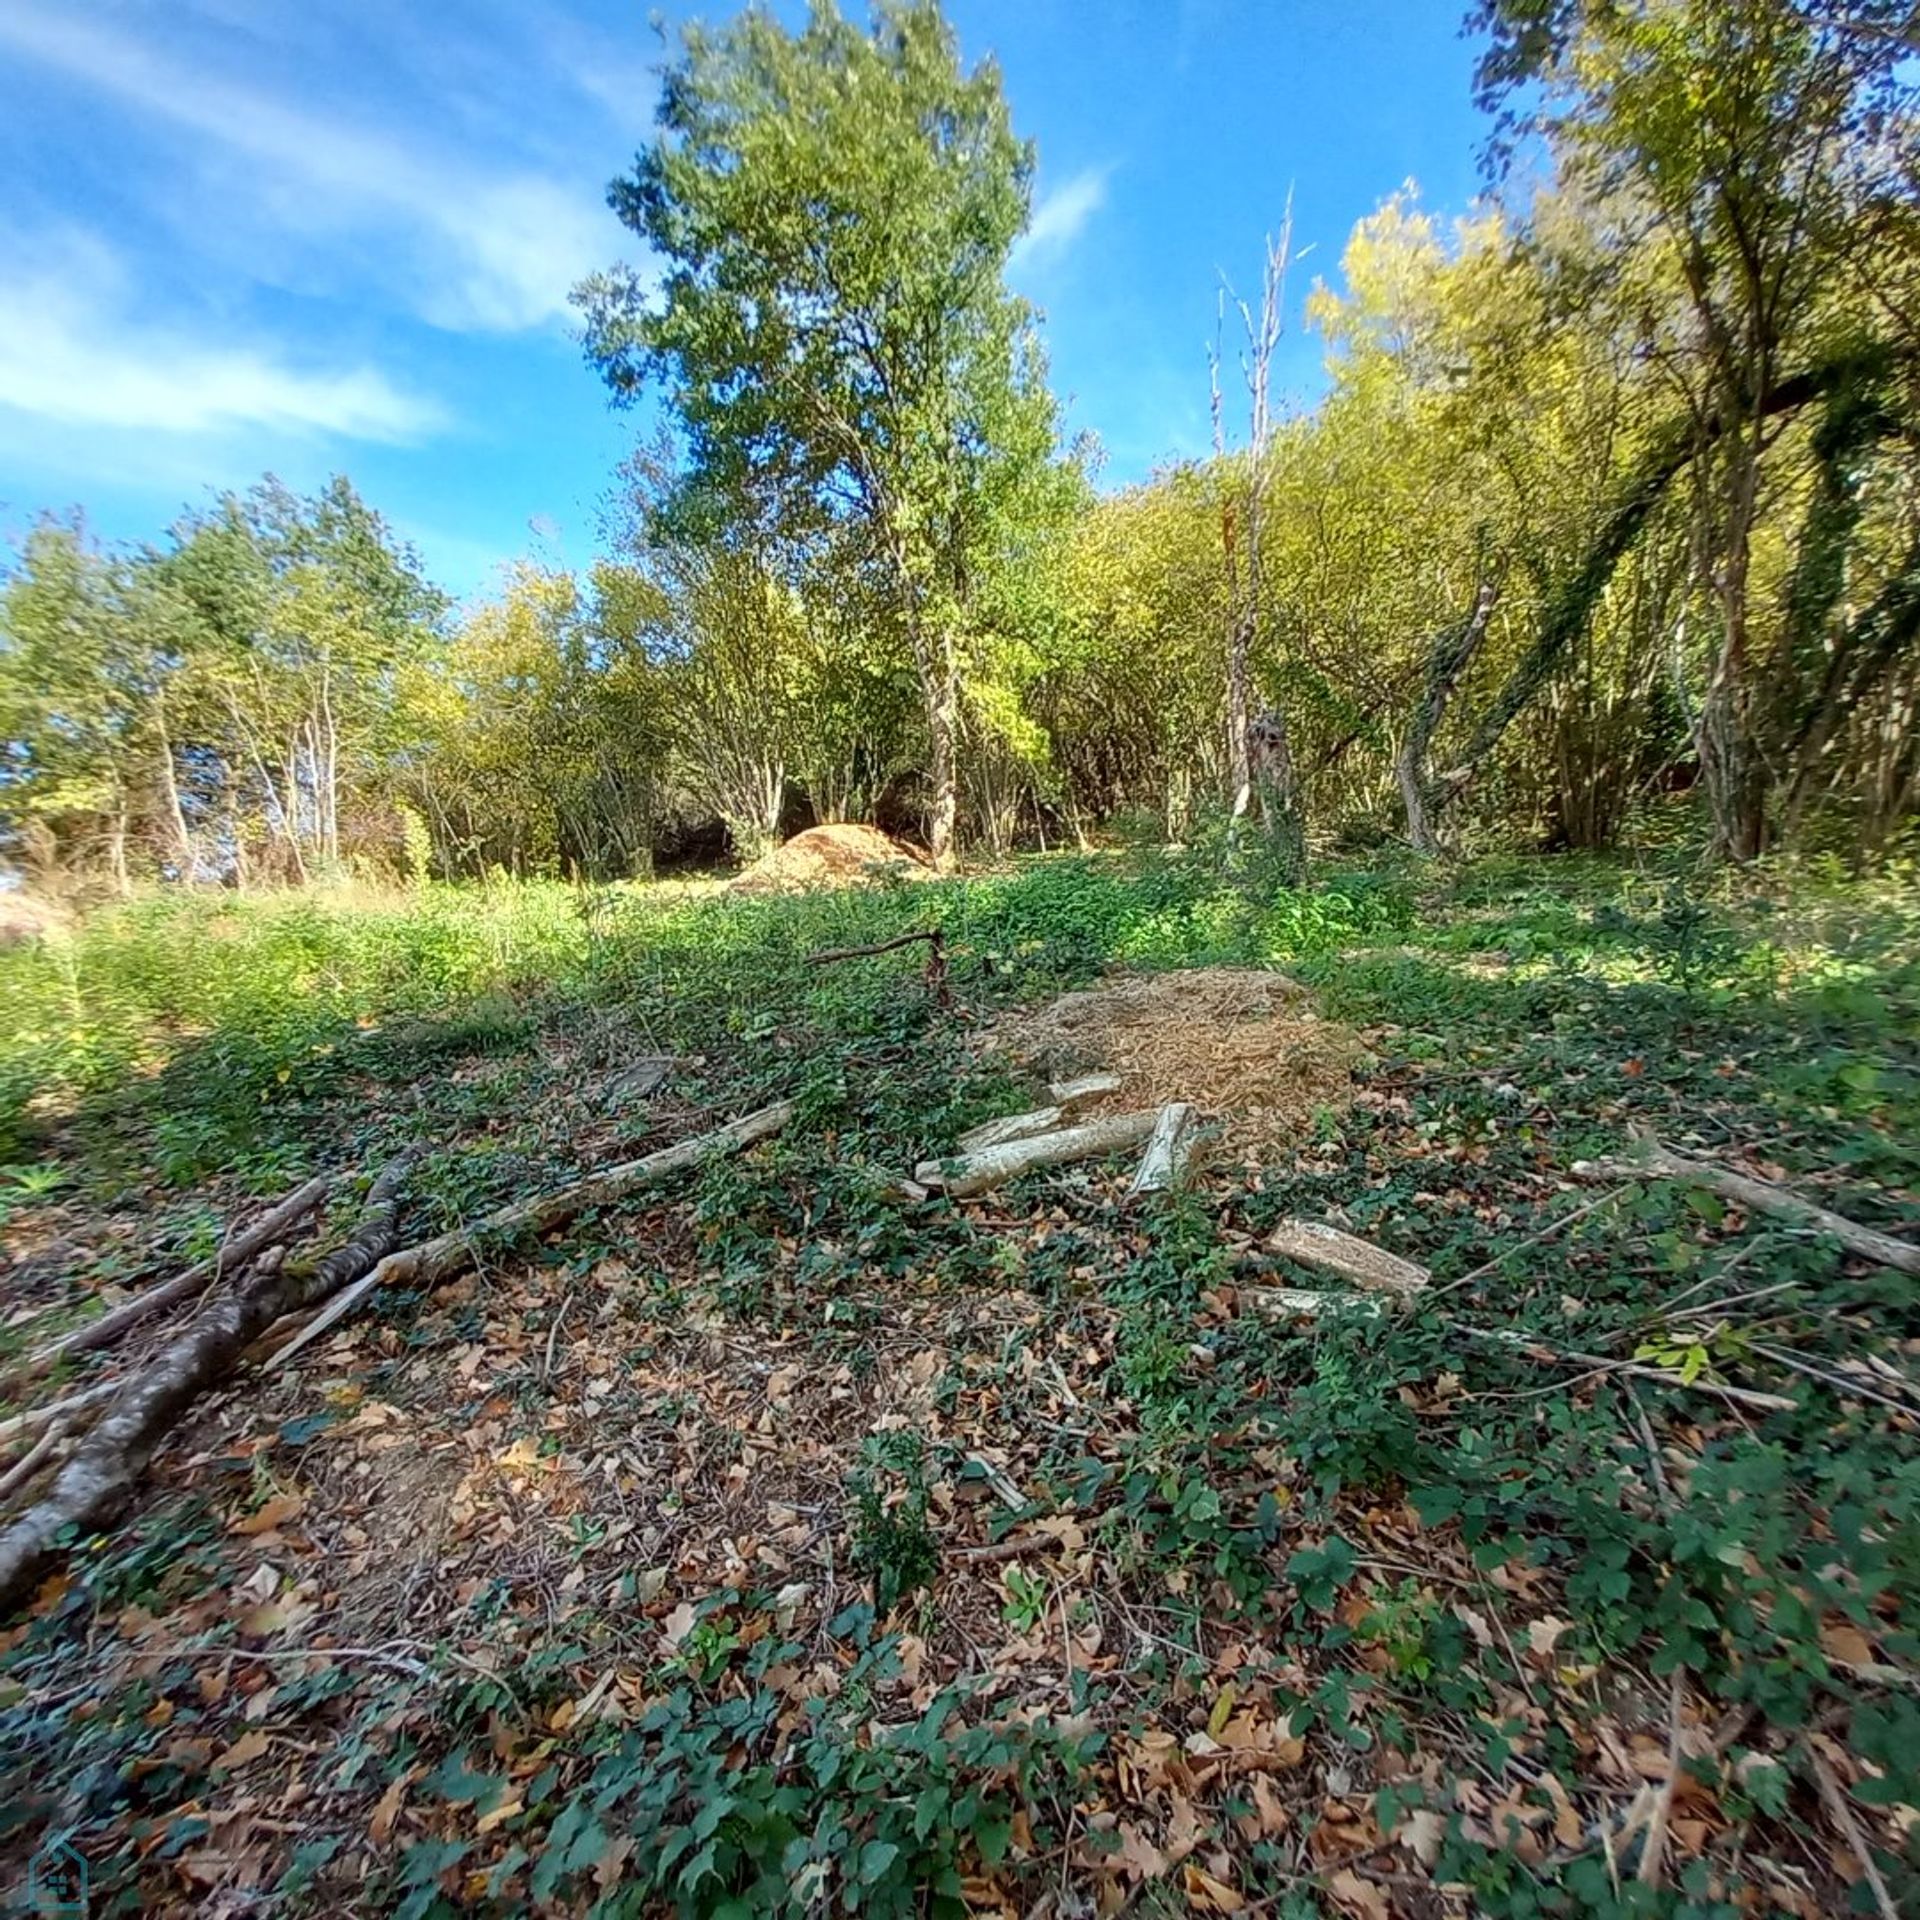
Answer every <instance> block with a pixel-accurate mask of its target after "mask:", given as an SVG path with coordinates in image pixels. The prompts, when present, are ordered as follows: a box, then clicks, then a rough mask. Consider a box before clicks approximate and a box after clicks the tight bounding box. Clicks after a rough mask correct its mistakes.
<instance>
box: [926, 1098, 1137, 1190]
mask: <svg viewBox="0 0 1920 1920" xmlns="http://www.w3.org/2000/svg"><path fill="white" fill-rule="evenodd" d="M1156 1117H1157V1116H1156V1114H1155V1112H1154V1110H1153V1108H1151V1107H1142V1108H1141V1109H1140V1110H1139V1111H1138V1112H1136V1113H1116V1114H1113V1115H1111V1116H1110V1117H1108V1118H1107V1119H1104V1120H1090V1121H1088V1122H1087V1123H1086V1124H1085V1125H1084V1126H1078V1127H1061V1128H1059V1129H1057V1130H1056V1131H1054V1132H1052V1133H1038V1134H1033V1135H1031V1136H1029V1137H1028V1138H1026V1139H1022V1140H1009V1141H1007V1142H1005V1143H1004V1144H1003V1145H1001V1146H997V1147H988V1148H986V1149H984V1150H983V1151H982V1152H979V1153H967V1154H960V1155H958V1156H956V1157H955V1158H952V1159H948V1160H923V1161H921V1163H920V1164H919V1165H918V1166H917V1167H915V1168H914V1170H913V1177H914V1179H915V1180H916V1181H917V1182H919V1184H920V1185H921V1186H923V1187H944V1188H945V1189H946V1190H947V1192H948V1193H949V1194H951V1195H952V1196H953V1197H954V1198H955V1199H957V1200H959V1199H965V1198H966V1197H967V1196H968V1195H969V1194H975V1193H985V1192H986V1191H987V1189H988V1188H989V1187H998V1186H1003V1185H1004V1184H1005V1183H1006V1182H1007V1181H1009V1180H1013V1179H1017V1178H1018V1177H1019V1176H1020V1175H1021V1174H1023V1173H1031V1172H1032V1171H1033V1170H1034V1168H1036V1167H1057V1166H1061V1165H1063V1164H1064V1163H1065V1162H1067V1161H1069V1160H1092V1159H1095V1158H1098V1157H1099V1156H1101V1155H1103V1154H1109V1153H1118V1152H1119V1151H1120V1150H1121V1149H1122V1148H1123V1147H1137V1146H1138V1145H1139V1144H1140V1143H1141V1142H1142V1141H1143V1140H1145V1139H1146V1137H1147V1135H1148V1134H1150V1133H1151V1132H1152V1131H1153V1123H1154V1120H1155V1118H1156Z"/></svg>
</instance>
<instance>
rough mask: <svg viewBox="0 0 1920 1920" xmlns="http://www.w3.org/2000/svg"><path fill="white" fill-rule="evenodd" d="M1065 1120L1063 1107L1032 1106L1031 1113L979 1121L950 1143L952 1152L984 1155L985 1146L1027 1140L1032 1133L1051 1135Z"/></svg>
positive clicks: (1008, 1114) (1010, 1114)
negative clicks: (975, 1125)
mask: <svg viewBox="0 0 1920 1920" xmlns="http://www.w3.org/2000/svg"><path fill="white" fill-rule="evenodd" d="M1066 1117H1067V1113H1066V1109H1065V1108H1064V1107H1035V1108H1034V1109H1033V1111H1032V1112H1031V1113H1006V1114H1002V1115H1001V1116H1000V1118H999V1119H998V1120H983V1121H981V1123H980V1124H979V1125H978V1126H977V1127H969V1128H968V1129H967V1130H966V1132H965V1133H963V1134H962V1135H961V1136H960V1138H959V1139H958V1140H956V1141H955V1142H954V1143H953V1150H954V1152H955V1153H961V1154H967V1153H984V1152H986V1150H987V1149H988V1148H989V1147H1003V1146H1005V1145H1006V1143H1007V1142H1008V1141H1009V1140H1026V1139H1030V1138H1031V1137H1032V1136H1033V1135H1034V1134H1036V1133H1051V1132H1052V1131H1053V1130H1054V1128H1055V1127H1057V1126H1059V1125H1060V1124H1061V1122H1062V1121H1064V1120H1065V1119H1066Z"/></svg>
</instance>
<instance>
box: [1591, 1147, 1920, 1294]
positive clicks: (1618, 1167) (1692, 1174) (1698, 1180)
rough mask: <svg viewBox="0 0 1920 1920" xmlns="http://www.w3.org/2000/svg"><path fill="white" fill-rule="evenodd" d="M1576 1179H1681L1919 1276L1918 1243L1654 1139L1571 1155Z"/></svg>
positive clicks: (1870, 1258)
mask: <svg viewBox="0 0 1920 1920" xmlns="http://www.w3.org/2000/svg"><path fill="white" fill-rule="evenodd" d="M1573 1177H1574V1178H1575V1179H1576V1180H1681V1181H1684V1182H1686V1184H1687V1185H1689V1186H1694V1187H1702V1188H1704V1189H1705V1190H1706V1191H1707V1192H1709V1193H1714V1194H1718V1195H1719V1196H1720V1198H1721V1199H1722V1200H1731V1201H1732V1202H1733V1203H1734V1205H1735V1206H1739V1207H1745V1208H1747V1209H1748V1210H1749V1211H1751V1212H1755V1213H1770V1214H1772V1215H1773V1216H1774V1218H1775V1219H1777V1220H1790V1221H1792V1222H1793V1223H1794V1224H1795V1225H1797V1226H1803V1227H1810V1228H1812V1229H1813V1230H1814V1231H1815V1232H1818V1233H1824V1234H1825V1235H1827V1237H1828V1238H1829V1239H1832V1240H1837V1241H1838V1242H1839V1243H1840V1245H1841V1246H1843V1247H1845V1248H1846V1250H1847V1251H1848V1252H1849V1253H1851V1254H1855V1255H1857V1256H1858V1257H1859V1258H1860V1259H1862V1260H1871V1261H1872V1262H1873V1263H1874V1264H1875V1265H1876V1266H1882V1267H1891V1268H1893V1270H1894V1271H1895V1272H1896V1273H1907V1274H1912V1275H1914V1276H1915V1277H1917V1278H1920V1247H1916V1246H1909V1245H1908V1244H1907V1243H1906V1242H1905V1241H1904V1240H1896V1239H1895V1238H1894V1237H1893V1235H1892V1234H1890V1233H1881V1232H1879V1231H1878V1230H1877V1229H1876V1228H1873V1227H1863V1226H1861V1225H1860V1223H1859V1222H1858V1221H1857V1220H1849V1219H1848V1218H1847V1217H1846V1216H1845V1215H1844V1214H1839V1213H1834V1212H1831V1211H1830V1210H1829V1209H1827V1208H1826V1207H1821V1206H1816V1205H1815V1204H1814V1203H1813V1202H1812V1201H1811V1200H1803V1199H1801V1198H1800V1196H1799V1195H1798V1194H1797V1193H1789V1192H1788V1191H1787V1189H1786V1188H1785V1187H1777V1186H1775V1185H1774V1184H1773V1183H1772V1182H1771V1181H1768V1180H1756V1179H1754V1178H1753V1177H1752V1176H1751V1175H1750V1174H1744V1173H1735V1172H1734V1171H1733V1170H1732V1169H1731V1168H1728V1167H1722V1166H1717V1165H1715V1164H1714V1162H1713V1161H1711V1160H1696V1159H1695V1158H1694V1157H1693V1156H1692V1155H1691V1154H1685V1153H1676V1152H1674V1150H1673V1149H1672V1148H1671V1147H1664V1146H1662V1145H1661V1144H1660V1142H1659V1141H1658V1140H1647V1141H1645V1142H1644V1143H1643V1144H1642V1146H1641V1148H1640V1150H1639V1151H1638V1152H1637V1153H1635V1154H1634V1155H1633V1156H1632V1157H1631V1158H1628V1159H1607V1160H1576V1161H1575V1162H1574V1163H1573Z"/></svg>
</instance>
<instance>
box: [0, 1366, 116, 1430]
mask: <svg viewBox="0 0 1920 1920" xmlns="http://www.w3.org/2000/svg"><path fill="white" fill-rule="evenodd" d="M119 1391H120V1382H119V1381H118V1380H99V1381H96V1382H95V1383H94V1384H93V1385H92V1386H90V1387H82V1388H81V1389H80V1391H79V1392H78V1393H70V1394H68V1395H67V1396H66V1398H65V1399H64V1400H49V1401H48V1402H47V1403H46V1405H45V1406H43V1407H29V1408H27V1410H26V1411H25V1412H24V1413H16V1414H14V1415H12V1416H11V1417H10V1418H8V1419H5V1420H0V1446H4V1445H5V1444H6V1443H7V1442H8V1441H9V1440H17V1439H18V1438H19V1437H20V1436H21V1435H22V1434H23V1433H33V1432H35V1431H37V1430H38V1429H39V1428H41V1427H44V1426H45V1425H46V1424H47V1423H48V1422H49V1421H51V1420H65V1419H67V1418H68V1417H69V1416H70V1415H73V1414H76V1413H78V1412H80V1411H81V1409H82V1408H84V1407H91V1406H94V1405H97V1404H98V1403H99V1402H100V1401H102V1400H109V1399H111V1398H112V1397H113V1396H114V1395H115V1394H116V1393H118V1392H119Z"/></svg>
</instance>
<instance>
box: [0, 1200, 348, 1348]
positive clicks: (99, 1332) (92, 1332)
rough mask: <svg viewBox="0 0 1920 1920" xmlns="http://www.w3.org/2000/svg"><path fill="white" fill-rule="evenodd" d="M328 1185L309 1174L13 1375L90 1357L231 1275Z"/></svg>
mask: <svg viewBox="0 0 1920 1920" xmlns="http://www.w3.org/2000/svg"><path fill="white" fill-rule="evenodd" d="M332 1185H333V1179H332V1176H331V1175H329V1174H324V1173H318V1174H315V1175H314V1177H313V1178H312V1179H311V1180H309V1181H308V1182H307V1184H306V1185H305V1186H304V1187H299V1188H296V1189H295V1190H294V1191H293V1192H292V1193H290V1194H288V1195H287V1197H286V1198H285V1199H284V1200H282V1201H280V1202H279V1203H278V1204H277V1205H275V1206H273V1207H270V1208H269V1209H268V1210H267V1211H266V1212H265V1213H263V1214H262V1215H261V1216H260V1218H259V1219H258V1220H256V1221H255V1222H254V1223H253V1225H252V1226H250V1227H245V1228H242V1229H241V1231H240V1232H238V1233H236V1234H235V1235H234V1236H233V1237H232V1239H230V1240H228V1241H227V1242H226V1244H225V1245H224V1246H222V1247H221V1249H220V1251H219V1252H218V1253H216V1254H215V1255H214V1256H213V1257H212V1259H210V1260H202V1261H200V1262H199V1263H198V1265H196V1266H191V1267H189V1268H188V1269H187V1270H186V1272H185V1273H182V1274H177V1275H175V1277H174V1278H173V1279H171V1280H167V1281H163V1282H162V1283H161V1284H160V1285H159V1286H157V1287H149V1288H148V1289H147V1290H146V1292H145V1293H140V1294H136V1295H135V1296H134V1297H133V1298H132V1299H131V1300H129V1301H127V1302H126V1303H125V1304H124V1305H122V1306H118V1307H115V1308H114V1310H113V1311H112V1312H111V1313H104V1314H102V1315H101V1316H100V1318H99V1319H98V1320H89V1321H88V1322H87V1324H86V1325H85V1326H84V1327H75V1328H74V1330H73V1331H72V1332H71V1333H65V1334H62V1335H61V1336H60V1338H59V1339H58V1340H54V1341H52V1342H50V1343H49V1344H48V1345H46V1346H44V1347H42V1348H41V1349H40V1350H39V1352H37V1353H33V1354H29V1355H28V1356H27V1358H26V1359H25V1360H23V1361H22V1362H21V1363H20V1365H19V1367H18V1368H17V1369H15V1374H14V1377H15V1378H18V1379H24V1380H32V1379H37V1378H38V1377H39V1376H40V1375H41V1374H43V1373H45V1372H46V1371H47V1369H48V1368H49V1367H51V1366H52V1365H53V1364H54V1363H55V1361H57V1360H62V1359H64V1358H65V1357H66V1356H67V1355H68V1354H70V1353H94V1352H97V1351H98V1350H99V1349H100V1348H102V1347H111V1346H113V1345H115V1344H116V1343H117V1342H118V1341H119V1340H120V1338H121V1337H122V1336H123V1335H124V1334H126V1333H129V1332H131V1331H132V1329H133V1328H135V1327H137V1326H138V1325H139V1324H140V1322H141V1321H142V1320H147V1319H150V1318H151V1317H152V1316H153V1315H154V1314H156V1313H158V1312H159V1311H160V1309H161V1308H162V1307H170V1306H172V1305H173V1303H174V1302H175V1301H176V1300H184V1299H186V1298H187V1296H188V1295H189V1294H192V1293H197V1292H198V1291H199V1290H200V1289H201V1288H202V1287H204V1286H205V1285H207V1283H208V1282H209V1281H212V1280H217V1279H218V1278H220V1276H221V1275H222V1274H227V1273H232V1272H234V1271H235V1270H236V1269H237V1268H239V1267H241V1266H244V1265H245V1264H246V1262H247V1261H249V1260H251V1259H252V1258H253V1257H254V1256H255V1255H256V1254H258V1253H260V1252H262V1251H263V1250H264V1249H265V1248H267V1247H270V1246H272V1245H273V1243H274V1242H275V1241H276V1240H279V1239H281V1238H282V1237H283V1236H284V1235H286V1234H288V1233H290V1232H291V1231H292V1230H293V1228H295V1227H296V1226H298V1225H299V1223H300V1222H301V1221H302V1220H303V1219H304V1218H305V1217H306V1216H307V1215H308V1214H309V1213H311V1212H312V1211H313V1210H314V1208H316V1207H317V1206H319V1204H320V1203H321V1201H323V1200H324V1199H325V1198H326V1197H327V1192H328V1189H329V1188H331V1187H332Z"/></svg>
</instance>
